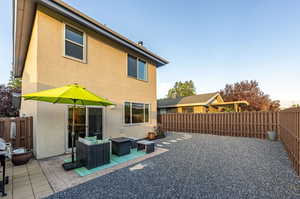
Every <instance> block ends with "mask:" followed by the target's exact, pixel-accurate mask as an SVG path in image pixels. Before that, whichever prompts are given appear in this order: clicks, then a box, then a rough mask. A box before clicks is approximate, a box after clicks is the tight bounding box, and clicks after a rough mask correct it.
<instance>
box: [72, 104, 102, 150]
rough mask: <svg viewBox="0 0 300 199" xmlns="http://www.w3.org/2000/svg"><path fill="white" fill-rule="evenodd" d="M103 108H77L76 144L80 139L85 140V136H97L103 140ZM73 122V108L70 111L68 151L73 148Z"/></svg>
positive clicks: (75, 117)
mask: <svg viewBox="0 0 300 199" xmlns="http://www.w3.org/2000/svg"><path fill="white" fill-rule="evenodd" d="M102 110H103V109H102V108H101V107H76V108H75V116H74V119H75V139H74V140H75V142H74V146H76V140H78V137H82V138H84V137H85V136H97V138H98V139H102V138H103V135H102V129H103V124H102V119H103V118H102V114H103V113H102ZM72 121H73V108H72V107H69V109H68V133H67V149H70V148H71V147H72V137H71V134H72Z"/></svg>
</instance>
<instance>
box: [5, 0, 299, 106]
mask: <svg viewBox="0 0 300 199" xmlns="http://www.w3.org/2000/svg"><path fill="white" fill-rule="evenodd" d="M66 2H67V3H69V4H70V5H71V6H73V7H75V8H77V9H78V10H80V11H82V12H83V13H85V14H87V15H88V16H90V17H92V18H94V19H96V20H98V21H99V22H101V23H103V24H106V25H107V26H108V27H110V28H111V29H113V30H115V31H117V32H119V33H120V34H122V35H124V36H126V37H127V38H129V39H131V40H133V41H139V40H143V41H144V46H145V47H146V48H148V49H150V50H151V51H153V52H155V53H156V54H158V55H160V56H162V57H164V58H166V59H168V60H169V61H170V64H168V65H166V66H163V67H160V68H158V70H157V95H158V98H162V97H165V95H166V94H167V92H168V89H170V88H171V87H172V86H173V85H174V83H175V82H176V81H186V80H193V81H194V83H195V85H196V90H197V93H206V92H215V91H219V90H220V89H222V88H224V86H225V84H229V83H234V82H237V81H241V80H257V81H258V82H259V85H260V87H261V89H262V90H263V91H264V92H265V93H266V94H269V95H270V96H271V98H272V99H274V100H277V99H278V100H281V102H282V104H283V105H284V106H287V105H290V104H292V103H300V92H299V90H300V89H299V85H300V76H299V75H300V23H299V19H300V12H299V10H300V1H298V0H286V1H280V0H263V1H262V0H251V1H243V0H226V1H220V0H209V1H204V0H203V1H202V0H190V1H182V0H164V1H161V0H151V1H140V0H122V1H117V0H110V1H99V0H85V1H82V0H66ZM11 14H12V13H11V3H10V1H9V0H0V84H1V83H7V81H8V78H9V71H10V69H11V60H12V58H11V55H12V42H11V39H12V38H11V35H12V33H11Z"/></svg>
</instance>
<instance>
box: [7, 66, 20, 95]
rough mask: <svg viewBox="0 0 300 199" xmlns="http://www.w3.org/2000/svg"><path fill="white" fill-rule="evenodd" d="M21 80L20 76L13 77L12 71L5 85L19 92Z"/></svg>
mask: <svg viewBox="0 0 300 199" xmlns="http://www.w3.org/2000/svg"><path fill="white" fill-rule="evenodd" d="M21 84H22V81H21V79H20V78H15V77H14V73H13V71H11V72H10V77H9V80H8V84H7V86H8V87H9V88H11V89H13V90H14V92H18V93H21Z"/></svg>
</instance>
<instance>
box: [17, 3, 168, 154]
mask: <svg viewBox="0 0 300 199" xmlns="http://www.w3.org/2000/svg"><path fill="white" fill-rule="evenodd" d="M13 8H14V9H13V10H14V14H13V22H14V23H13V36H14V37H13V69H14V74H15V76H16V77H21V78H22V94H27V93H32V92H37V91H41V90H45V89H51V88H56V87H61V86H64V85H67V84H72V83H78V84H79V85H82V86H84V87H86V88H87V89H88V90H90V91H91V92H93V93H95V94H96V95H98V96H101V97H104V98H106V99H108V100H109V101H111V102H113V103H114V104H115V106H111V107H107V108H104V107H79V108H77V109H76V110H75V111H76V113H75V118H74V119H75V121H76V127H75V132H76V133H77V135H78V136H81V137H84V136H95V135H96V136H98V137H100V138H107V137H120V136H132V137H138V138H142V137H145V136H146V135H147V133H148V132H149V131H152V130H153V127H154V126H155V125H156V115H157V114H156V111H157V104H156V70H157V68H159V67H161V66H163V65H165V64H167V63H168V61H167V60H166V59H164V58H162V57H160V56H158V55H156V54H154V53H153V52H151V51H149V50H147V49H146V48H145V47H144V46H143V45H142V44H141V43H135V42H133V41H131V40H129V39H127V38H126V37H124V36H122V35H120V34H118V33H116V32H115V31H113V30H111V29H109V28H108V27H107V26H105V25H103V24H101V23H99V22H97V21H96V20H94V19H92V18H90V17H88V16H86V15H85V14H83V13H81V12H80V11H78V10H76V9H74V8H73V7H71V6H69V5H67V4H66V3H64V2H62V1H60V0H14V1H13ZM20 114H21V115H26V116H33V137H34V138H33V142H34V144H33V145H34V153H35V156H36V157H37V158H38V159H40V158H46V157H50V156H54V155H59V154H63V153H65V152H68V151H69V150H70V147H71V121H72V109H71V108H70V107H69V106H68V105H63V104H55V105H53V104H49V103H45V102H35V101H22V102H21V110H20Z"/></svg>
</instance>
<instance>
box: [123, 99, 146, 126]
mask: <svg viewBox="0 0 300 199" xmlns="http://www.w3.org/2000/svg"><path fill="white" fill-rule="evenodd" d="M125 103H129V104H130V106H129V107H130V108H129V110H130V123H126V118H125V114H126V112H125ZM133 103H136V104H143V108H144V122H141V123H132V104H133ZM146 104H147V105H148V106H149V108H148V109H149V110H148V122H145V119H146V111H145V107H146V106H145V105H146ZM150 121H151V104H150V103H143V102H133V101H124V102H123V125H124V126H135V125H144V124H150V123H151V122H150Z"/></svg>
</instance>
